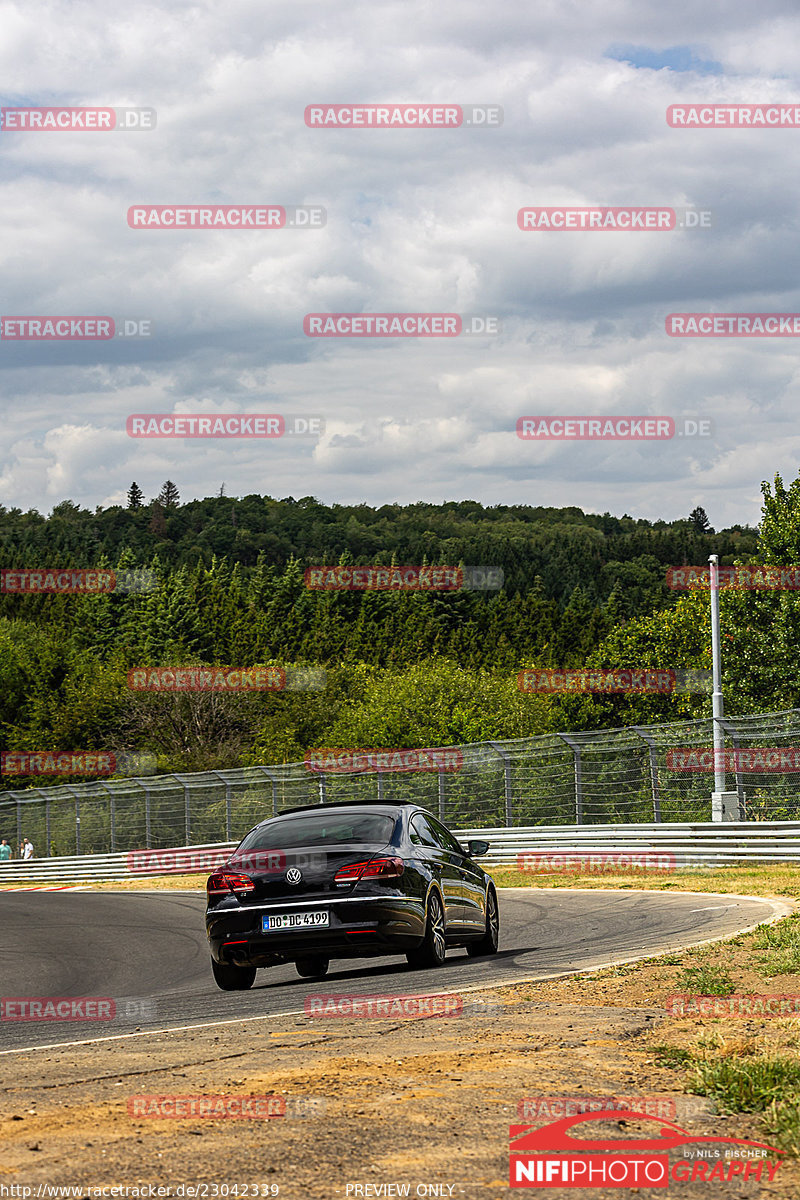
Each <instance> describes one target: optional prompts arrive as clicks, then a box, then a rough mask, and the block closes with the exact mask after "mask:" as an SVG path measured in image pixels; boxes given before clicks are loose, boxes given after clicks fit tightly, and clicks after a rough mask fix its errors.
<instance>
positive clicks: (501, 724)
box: [0, 480, 800, 788]
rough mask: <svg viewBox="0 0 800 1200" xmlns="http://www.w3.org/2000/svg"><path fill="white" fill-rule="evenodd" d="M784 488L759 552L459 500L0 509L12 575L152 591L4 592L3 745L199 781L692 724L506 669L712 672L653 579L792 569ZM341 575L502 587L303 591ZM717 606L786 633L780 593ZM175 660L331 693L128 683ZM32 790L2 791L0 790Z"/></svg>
mask: <svg viewBox="0 0 800 1200" xmlns="http://www.w3.org/2000/svg"><path fill="white" fill-rule="evenodd" d="M782 488H783V485H782V484H781V483H780V481H779V480H776V491H775V496H774V497H772V495H771V493H769V492H768V491H765V520H764V522H763V525H762V530H761V534H760V540H759V533H758V531H757V530H755V529H752V528H749V527H746V526H745V527H742V526H734V527H733V528H731V529H726V530H722V531H719V532H715V531H714V530H713V529H712V528H711V526H710V523H709V521H708V518H707V516H706V514H705V512H704V511H703V510H702V509H701V508H696V509H695V510H694V511H693V512H692V513H691V514H690V515H689V516H688V517H687V518H685V519H683V520H680V521H673V522H664V521H658V522H655V523H651V522H648V521H645V520H638V519H634V518H633V517H629V516H622V517H614V516H611V515H610V514H607V513H606V514H604V515H602V516H597V515H592V514H586V513H583V512H582V511H581V510H580V509H577V508H562V509H557V508H533V507H529V506H525V505H514V506H507V505H497V506H494V507H484V506H483V505H481V504H479V503H477V502H475V501H459V502H455V501H454V502H449V503H446V504H440V505H433V504H422V503H420V504H412V505H406V506H401V505H384V506H382V507H381V508H371V507H369V506H368V505H351V506H345V505H330V506H328V505H324V504H322V503H320V502H319V501H317V500H315V499H313V498H311V497H305V498H303V499H300V500H295V499H293V498H292V497H288V498H285V499H282V500H278V499H272V498H270V497H266V496H255V495H253V496H246V497H243V498H241V499H234V498H230V497H225V496H224V495H219V496H216V497H213V498H209V499H205V500H199V501H191V502H189V503H187V504H181V502H180V496H179V492H178V488H177V486H176V485H175V484H174V483H173V482H172V481H170V480H168V481H167V482H166V483H165V485H164V487H163V488H162V490H161V492H160V494H159V496H158V497H156V498H155V499H153V500H151V501H150V502H149V503H148V502H145V498H144V496H143V494H142V492H141V489H140V488H138V485H136V484H132V485H131V487H130V489H129V492H128V506H127V507H125V508H123V507H120V506H112V507H110V508H106V509H101V508H98V509H97V510H96V511H95V512H90V511H88V510H85V509H81V508H79V507H78V506H77V505H75V504H73V503H71V502H70V501H64V502H63V503H61V504H59V505H57V506H56V507H55V508H54V510H53V511H52V513H51V514H50V516H48V517H45V516H42V515H41V514H39V513H38V512H35V511H30V512H26V513H23V512H22V511H20V510H19V509H2V508H0V546H1V547H2V550H0V562H2V565H3V566H4V567H6V568H14V567H18V568H22V567H25V568H36V567H53V568H65V567H72V568H102V567H109V568H116V569H120V568H122V569H124V568H132V567H140V568H149V569H151V570H152V571H153V572H154V573H155V576H156V580H157V586H156V587H155V588H154V589H153V590H152V591H150V592H146V593H144V594H141V595H135V594H133V595H119V594H112V595H77V594H67V595H25V596H20V595H13V594H10V593H9V592H7V591H6V592H0V684H2V686H1V687H0V749H4V750H49V749H61V750H69V749H80V750H86V749H137V750H148V751H152V752H154V753H155V754H156V755H157V756H158V763H159V770H162V771H168V770H172V771H176V770H202V769H204V768H215V767H216V768H219V767H223V766H238V765H249V764H251V763H255V762H270V761H292V760H296V759H298V758H301V757H302V754H303V751H304V750H305V749H306V748H308V747H310V746H321V745H351V746H359V745H383V746H390V745H397V746H425V745H436V744H441V743H448V742H459V741H475V740H481V739H484V738H489V737H520V736H526V735H530V734H534V733H539V732H544V731H547V730H548V729H561V730H564V731H568V730H569V729H575V728H591V727H599V726H614V725H621V724H626V723H632V722H636V721H639V722H647V721H659V720H669V719H673V718H674V717H676V716H677V715H681V714H687V715H700V714H701V713H703V712H705V711H706V709H707V708H708V697H707V696H703V695H696V696H652V695H645V696H641V695H639V696H633V695H631V696H626V695H603V696H597V695H579V694H575V695H568V696H557V695H556V696H551V695H543V694H537V695H524V694H522V693H520V691H519V690H518V688H517V686H516V675H517V672H518V671H519V670H521V669H522V668H524V667H529V666H551V667H575V666H583V665H604V666H609V667H611V666H622V667H624V666H633V667H637V668H640V667H644V666H650V667H676V668H688V667H698V666H699V667H705V666H708V665H709V663H708V651H707V644H706V643H707V631H706V626H707V609H708V595H707V593H705V594H704V593H694V594H689V595H687V594H686V593H680V592H674V591H671V590H670V589H669V588H668V587H667V585H666V569H667V567H668V566H670V565H684V564H704V563H706V562H707V560H708V556H709V554H710V553H717V554H719V555H720V558H721V561H722V562H723V563H733V562H735V561H745V562H746V561H751V560H754V559H755V558H760V559H762V560H763V561H787V560H786V555H787V554H794V555H796V557H795V558H794V559H793V561H794V562H800V535H797V536H795V537H794V540H792V537H791V536H790V534H788V533H787V532H786V529H785V528H784V527H785V526H787V525H789V526H790V525H791V521H792V520H794V521H795V522H796V521H797V519H798V518H797V516H796V513H797V512H798V509H799V506H800V496H798V485H797V484H795V485H792V489H790V490H789V492H788V493H785V492H783V490H782ZM770 504H771V505H772V507H770ZM781 538H783V540H781ZM770 555H773V558H772V559H770ZM775 555H777V556H778V557H777V558H776V557H774V556H775ZM337 563H341V564H348V563H351V564H372V563H381V564H392V563H395V564H399V565H408V564H425V565H427V564H446V565H455V566H457V565H460V564H466V565H491V566H499V567H501V568H502V570H503V572H504V576H505V582H504V586H503V587H502V588H501V589H499V590H497V591H494V592H491V591H490V592H464V591H460V592H441V591H440V592H387V591H364V592H354V591H344V592H339V591H313V590H310V589H309V588H307V587H306V585H305V582H304V577H303V572H304V570H305V568H306V567H308V566H315V565H321V564H337ZM724 599H725V604H726V612H727V629H728V636H733V635H732V634H731V630H732V629H734V628H735V629H736V630H737V635H736V636H737V637H740V638H741V639H742V643H741V646H739V647H738V649H740V650H741V649H742V647H743V646H744V643H745V642H747V641H748V638H750V637H751V636H754V631H758V632H760V633H761V634H762V635H765V636H766V632H767V631H768V630H769V629H770V627H771V623H772V622H774V619H775V614H776V612H777V611H778V609H780V612H781V613H784V618H783V619H784V620H785V624H786V625H787V627H788V626H790V625H791V622H792V620H794V613H795V609H794V607H793V605H794V598H793V595H791V594H789V595H788V597H787V595H786V594H782V595H781V596H775V595H766V596H764V595H753V594H743V593H740V594H738V595H735V596H730V597H728V596H726V597H725V598H724ZM787 602H788V605H789V608H788V609H784V608H781V607H780V606H781V605H784V606H785V604H786V603H787ZM770 605H772V607H770ZM776 605H777V606H778V607H777V608H776V607H775V606H776ZM754 622H755V623H754ZM798 627H799V628H800V622H798ZM791 636H794V634H793V633H792V635H791ZM786 637H788V638H789V640H788V642H787V643H786V644H787V647H788V649H787V650H786V654H787V656H788V655H789V654H790V653H791V648H792V646H793V645H794V643H793V642H792V641H791V637H790V636H789V633H788V632H787V633H786ZM786 637H785V639H784V640H786ZM795 640H796V639H795ZM752 655H753V663H754V664H755V665H757V659H758V649H753V651H752ZM191 663H206V664H222V665H229V666H235V667H240V666H254V665H256V664H276V665H286V664H318V665H320V666H322V667H324V668H325V670H326V672H327V685H326V687H325V689H324V690H323V691H319V692H305V693H303V692H298V693H286V694H283V693H252V694H241V695H237V696H233V697H224V698H223V697H220V696H216V695H213V694H202V693H201V694H182V695H156V694H149V693H136V692H132V691H131V690H130V688H129V687H128V686H127V681H126V674H127V672H128V671H129V670H130V669H131V668H133V667H138V666H143V665H149V666H159V665H160V666H165V665H170V664H173V665H187V664H191ZM731 670H732V671H733V675H732V676H731V687H735V688H736V689H737V693H736V694H737V698H738V700H739V702H740V705H741V706H743V707H742V709H741V710H742V711H745V710H746V709H747V708H750V709H752V708H757V707H767V708H768V707H772V706H777V705H776V704H774V701H775V700H776V698H779V699H780V701H781V702H783V700H787V701H792V698H793V697H794V691H793V687H792V686H790V685H787V684H783V683H782V684H781V685H780V687H777V685H776V683H775V680H774V679H772V677H771V675H770V673H769V672H767V671H765V670H762V672H761V675H759V674H758V671H757V670H756V671H755V673H753V672H752V671H751V672H750V673H748V676H747V683H746V685H745V683H744V682H741V683H739V682H736V680H735V678H734V676H735V667H734V665H733V664H731ZM759 680H760V682H759ZM43 782H44V783H47V782H51V781H49V780H42V779H41V778H37V779H35V780H25V779H22V778H20V777H18V776H7V777H5V778H4V779H3V787H5V788H14V787H19V786H25V785H29V784H31V783H36V784H42V783H43ZM52 782H54V781H52Z"/></svg>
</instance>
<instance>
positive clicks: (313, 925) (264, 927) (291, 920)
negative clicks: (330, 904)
mask: <svg viewBox="0 0 800 1200" xmlns="http://www.w3.org/2000/svg"><path fill="white" fill-rule="evenodd" d="M328 925H330V915H329V913H328V911H327V909H323V910H320V911H317V912H302V913H282V914H281V916H279V917H262V918H261V931H262V933H275V932H277V931H278V930H279V929H324V928H326V927H327V926H328Z"/></svg>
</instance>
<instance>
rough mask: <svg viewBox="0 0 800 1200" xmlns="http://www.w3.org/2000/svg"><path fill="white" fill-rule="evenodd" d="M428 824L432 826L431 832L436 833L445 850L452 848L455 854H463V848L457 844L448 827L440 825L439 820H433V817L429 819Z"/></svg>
mask: <svg viewBox="0 0 800 1200" xmlns="http://www.w3.org/2000/svg"><path fill="white" fill-rule="evenodd" d="M428 824H429V825H431V826H432V828H433V832H434V833H435V834H436V836H437V837H438V839H439V841H440V842H441V844H442V845H443V846H444V848H445V850H452V851H453V853H455V854H462V855H463V853H464V850H463V848H462V847H461V846H459V844H458V842H457V841H456V839H455V838H454V837H453V835H452V833H451V832H450V830H449V829H445V827H444V825H442V824H441V823H440V822H439V821H434V820H433V819H431V820H430V821H429V822H428Z"/></svg>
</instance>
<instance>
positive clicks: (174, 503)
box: [158, 479, 181, 508]
mask: <svg viewBox="0 0 800 1200" xmlns="http://www.w3.org/2000/svg"><path fill="white" fill-rule="evenodd" d="M158 502H159V504H161V505H163V506H164V508H177V507H178V505H179V504H180V502H181V496H180V492H179V491H178V489H177V488H176V486H175V484H174V483H173V482H172V480H171V479H167V480H166V482H165V484H164V486H163V487H162V489H161V491H160V492H159V493H158Z"/></svg>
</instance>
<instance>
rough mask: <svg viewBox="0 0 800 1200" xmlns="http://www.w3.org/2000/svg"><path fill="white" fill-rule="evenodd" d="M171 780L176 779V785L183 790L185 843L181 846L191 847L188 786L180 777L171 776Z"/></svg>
mask: <svg viewBox="0 0 800 1200" xmlns="http://www.w3.org/2000/svg"><path fill="white" fill-rule="evenodd" d="M172 778H173V779H177V781H178V783H179V784H180V785H181V787H182V788H183V818H184V826H185V834H186V841H185V842H184V843H183V844H184V846H191V844H192V809H191V801H190V799H189V785H188V783H187V782H186V780H185V779H184V778H183V776H182V775H173V776H172Z"/></svg>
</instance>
